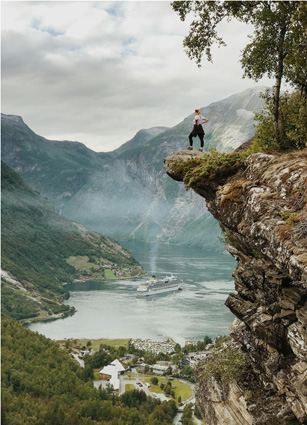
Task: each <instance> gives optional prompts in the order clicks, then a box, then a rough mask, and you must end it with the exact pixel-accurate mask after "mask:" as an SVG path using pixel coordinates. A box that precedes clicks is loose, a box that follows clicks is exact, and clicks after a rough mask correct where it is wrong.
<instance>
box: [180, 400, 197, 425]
mask: <svg viewBox="0 0 307 425" xmlns="http://www.w3.org/2000/svg"><path fill="white" fill-rule="evenodd" d="M192 416H193V413H192V405H191V404H187V405H186V406H184V408H183V413H182V417H181V421H182V425H193V424H194V421H193V417H192Z"/></svg>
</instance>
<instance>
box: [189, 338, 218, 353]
mask: <svg viewBox="0 0 307 425" xmlns="http://www.w3.org/2000/svg"><path fill="white" fill-rule="evenodd" d="M208 344H212V338H210V336H208V335H206V336H205V337H204V339H203V341H197V342H195V343H189V344H185V346H184V347H183V351H185V352H187V353H192V352H193V351H204V350H205V349H206V347H207V345H208Z"/></svg>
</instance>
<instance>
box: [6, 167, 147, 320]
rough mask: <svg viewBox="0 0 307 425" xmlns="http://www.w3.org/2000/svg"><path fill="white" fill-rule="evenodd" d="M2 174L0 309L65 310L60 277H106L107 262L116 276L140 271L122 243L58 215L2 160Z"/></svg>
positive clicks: (24, 314)
mask: <svg viewBox="0 0 307 425" xmlns="http://www.w3.org/2000/svg"><path fill="white" fill-rule="evenodd" d="M1 178H2V181H1V187H2V270H3V272H2V281H3V286H2V312H3V313H4V314H6V315H7V316H10V317H13V318H15V319H18V320H19V319H25V318H29V317H32V318H33V317H41V318H44V317H45V318H46V317H48V315H49V316H52V315H57V314H58V315H63V314H69V313H70V312H71V309H70V307H69V306H66V305H63V304H62V302H63V300H64V298H67V296H68V293H67V291H65V290H64V288H63V286H62V284H63V283H64V282H67V281H71V280H73V279H76V278H83V279H85V278H89V277H92V278H95V277H99V278H104V277H105V270H107V269H105V267H104V265H109V264H113V265H114V267H113V269H114V273H113V274H117V275H118V276H123V275H125V274H128V275H129V276H131V275H137V274H140V273H141V272H142V269H141V267H140V266H139V265H138V264H137V263H136V261H135V260H134V259H133V257H132V256H131V255H130V254H129V252H128V251H126V250H125V249H124V248H123V247H121V246H120V245H119V244H117V243H116V242H115V241H114V240H112V239H110V238H108V237H104V236H101V235H99V234H97V233H93V232H89V231H88V230H87V229H86V228H85V227H83V226H82V225H79V224H76V223H72V222H70V221H69V220H68V219H66V218H65V217H63V216H61V215H59V214H57V213H56V212H55V211H54V208H53V205H52V203H51V202H50V201H49V200H48V199H46V198H42V197H41V196H40V195H39V194H38V193H37V192H34V191H33V190H32V189H30V187H28V186H27V185H26V184H25V183H24V182H23V181H22V179H21V178H20V176H19V175H18V174H16V173H15V172H14V171H13V170H12V169H11V168H10V167H8V166H7V165H6V164H5V163H2V168H1ZM123 269H127V270H125V271H124V270H123ZM107 273H108V275H110V269H108V272H107Z"/></svg>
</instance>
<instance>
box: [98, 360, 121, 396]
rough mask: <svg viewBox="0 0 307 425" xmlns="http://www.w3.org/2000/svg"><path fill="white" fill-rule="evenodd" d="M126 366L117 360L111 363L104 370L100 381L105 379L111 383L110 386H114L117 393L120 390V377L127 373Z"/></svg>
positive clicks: (100, 373) (100, 375)
mask: <svg viewBox="0 0 307 425" xmlns="http://www.w3.org/2000/svg"><path fill="white" fill-rule="evenodd" d="M125 370H126V369H125V368H124V366H123V365H122V364H121V362H120V361H118V360H117V359H116V360H114V361H113V362H112V363H110V364H109V365H108V366H105V367H104V368H102V369H101V370H100V371H99V372H98V373H99V379H105V380H107V381H109V384H110V385H112V386H113V388H114V390H115V391H118V390H119V385H120V382H119V375H121V374H122V373H123V372H125Z"/></svg>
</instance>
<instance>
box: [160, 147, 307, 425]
mask: <svg viewBox="0 0 307 425" xmlns="http://www.w3.org/2000/svg"><path fill="white" fill-rule="evenodd" d="M187 155H190V153H187V151H180V152H177V153H174V154H172V155H170V156H169V157H167V158H166V160H165V169H166V172H167V173H168V174H169V175H170V176H171V177H172V178H174V179H175V180H179V181H181V180H183V179H184V177H185V176H184V173H182V171H180V167H179V168H178V167H174V163H176V164H178V163H180V162H182V161H185V162H186V161H188V159H187ZM192 155H193V156H194V157H195V156H196V157H198V156H199V153H193V154H192ZM204 155H206V154H204ZM190 163H191V168H193V167H196V166H197V164H195V161H194V162H193V161H190ZM187 164H188V163H187V162H186V163H185V165H187ZM198 165H199V164H198ZM191 168H190V169H191ZM181 170H182V168H181ZM184 170H185V172H186V170H187V167H184ZM191 186H192V188H193V189H194V190H195V191H196V192H197V193H198V194H200V195H201V196H203V197H205V198H206V201H207V207H208V209H209V211H210V212H211V213H212V214H213V215H214V217H215V218H216V219H217V220H218V221H219V223H220V226H221V228H222V230H223V231H224V233H225V240H226V242H227V248H228V250H229V252H230V253H231V254H232V255H233V256H234V258H235V259H236V260H237V267H236V269H235V270H234V273H233V276H234V279H235V288H236V291H237V293H235V294H230V295H229V297H228V299H227V301H226V305H227V306H228V307H229V309H230V310H231V311H232V312H233V313H234V314H235V316H236V317H237V318H236V320H235V321H234V323H233V324H232V326H231V338H232V340H231V344H234V345H235V346H236V347H237V348H238V349H239V350H240V351H241V352H244V353H246V354H247V356H248V360H249V363H250V367H251V372H252V375H253V379H252V380H251V382H236V383H235V382H233V383H230V384H229V383H228V384H227V385H225V384H223V383H222V382H221V381H219V380H216V379H214V377H211V378H204V377H203V376H202V373H201V368H200V370H199V374H198V375H199V376H198V378H199V379H198V384H197V388H198V390H197V404H198V407H199V409H200V411H201V412H202V414H203V415H204V417H205V420H206V422H207V423H208V425H224V424H226V423H227V425H241V424H242V425H243V424H244V425H245V424H257V425H260V424H261V425H270V424H277V423H278V424H284V425H286V424H287V425H289V424H291V425H292V424H293V425H294V424H305V423H307V304H306V299H307V152H306V150H305V151H298V152H296V153H291V154H284V155H268V154H263V153H257V154H253V155H250V156H249V157H248V158H247V159H246V160H245V162H244V163H243V164H242V165H241V166H239V167H237V168H236V169H233V170H229V171H228V172H227V175H226V177H224V178H221V176H219V177H217V178H214V176H213V178H211V179H210V180H208V179H207V180H205V179H203V180H202V179H201V178H199V179H198V181H195V182H194V183H193V184H192V185H191ZM255 383H256V384H255Z"/></svg>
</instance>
